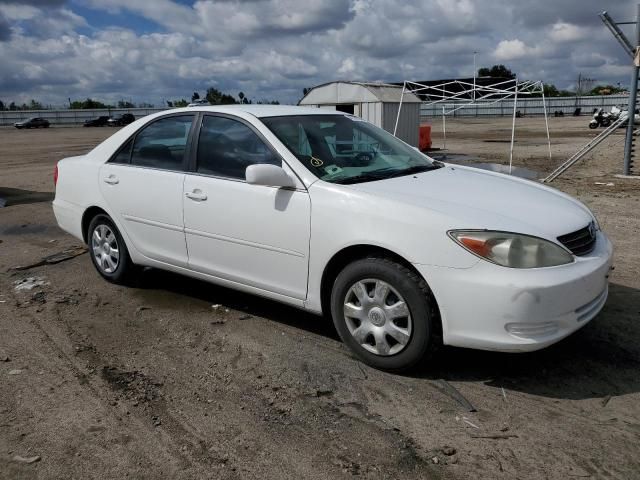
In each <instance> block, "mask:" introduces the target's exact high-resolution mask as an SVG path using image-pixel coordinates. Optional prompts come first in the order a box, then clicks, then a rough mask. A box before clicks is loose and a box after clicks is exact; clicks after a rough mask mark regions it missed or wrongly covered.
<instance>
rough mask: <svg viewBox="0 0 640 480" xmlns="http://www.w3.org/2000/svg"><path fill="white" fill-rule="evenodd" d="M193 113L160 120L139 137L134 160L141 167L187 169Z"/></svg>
mask: <svg viewBox="0 0 640 480" xmlns="http://www.w3.org/2000/svg"><path fill="white" fill-rule="evenodd" d="M192 121H193V115H180V116H175V117H167V118H162V119H160V120H156V121H155V122H153V123H152V124H150V125H149V126H147V127H145V128H144V129H143V130H142V131H141V132H140V133H138V135H137V136H136V138H135V141H134V143H133V151H132V152H131V164H132V165H138V166H141V167H153V168H162V169H165V170H183V160H184V154H185V151H186V148H187V140H188V138H189V131H190V130H191V123H192Z"/></svg>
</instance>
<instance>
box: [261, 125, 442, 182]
mask: <svg viewBox="0 0 640 480" xmlns="http://www.w3.org/2000/svg"><path fill="white" fill-rule="evenodd" d="M260 120H261V121H262V123H264V124H265V125H266V126H267V127H268V128H269V129H270V130H271V131H272V132H273V133H274V134H275V135H276V136H277V137H278V139H279V140H280V141H281V142H282V143H284V144H285V146H286V147H287V148H288V149H289V150H290V151H291V152H292V153H293V154H294V155H295V156H296V157H297V158H298V159H299V160H300V161H301V162H302V164H303V165H304V166H305V167H306V168H307V169H309V170H310V171H311V172H312V173H313V174H314V175H316V176H317V177H318V178H320V179H321V180H324V181H327V182H332V183H358V182H368V181H373V180H382V179H385V178H391V177H397V176H402V175H410V174H413V173H419V172H423V171H428V170H434V169H437V168H440V167H441V166H442V164H440V163H439V162H435V161H434V160H432V159H430V158H429V157H427V156H426V155H423V154H422V153H420V152H418V151H416V150H415V149H413V148H412V147H410V146H409V145H407V144H405V143H404V142H402V141H400V140H398V139H397V138H396V137H394V136H393V135H391V134H390V133H388V132H386V131H385V130H382V129H381V128H378V127H375V126H374V125H371V124H370V123H368V122H365V121H364V120H362V119H360V118H358V117H352V116H347V115H295V116H282V117H268V118H261V119H260Z"/></svg>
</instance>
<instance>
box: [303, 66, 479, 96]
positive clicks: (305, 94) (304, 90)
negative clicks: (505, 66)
mask: <svg viewBox="0 0 640 480" xmlns="http://www.w3.org/2000/svg"><path fill="white" fill-rule="evenodd" d="M480 70H482V69H480ZM478 74H479V72H478ZM310 91H311V89H310V88H307V87H305V88H303V89H302V96H304V97H306V96H307V93H309V92H310Z"/></svg>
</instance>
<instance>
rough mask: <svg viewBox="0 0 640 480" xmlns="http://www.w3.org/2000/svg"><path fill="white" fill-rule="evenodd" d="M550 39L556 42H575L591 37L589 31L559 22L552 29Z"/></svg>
mask: <svg viewBox="0 0 640 480" xmlns="http://www.w3.org/2000/svg"><path fill="white" fill-rule="evenodd" d="M549 36H550V38H551V40H553V41H556V42H575V41H577V40H584V39H586V38H588V37H589V30H588V29H587V28H584V27H579V26H577V25H572V24H570V23H565V22H558V23H555V24H554V25H553V26H552V27H551V33H550V35H549Z"/></svg>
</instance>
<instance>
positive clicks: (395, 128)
mask: <svg viewBox="0 0 640 480" xmlns="http://www.w3.org/2000/svg"><path fill="white" fill-rule="evenodd" d="M406 88H407V82H404V83H403V84H402V95H401V96H400V104H399V105H398V115H397V116H396V126H395V127H393V136H394V137H395V135H396V132H397V131H398V122H399V121H400V110H402V100H403V99H404V91H405V90H406Z"/></svg>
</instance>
